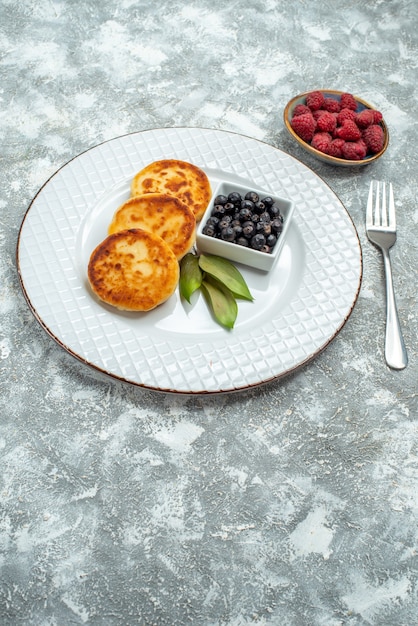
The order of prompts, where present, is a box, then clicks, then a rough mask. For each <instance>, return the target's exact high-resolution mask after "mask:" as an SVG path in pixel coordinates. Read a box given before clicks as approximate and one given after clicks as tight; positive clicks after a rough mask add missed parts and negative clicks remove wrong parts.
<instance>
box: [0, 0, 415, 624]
mask: <svg viewBox="0 0 418 626" xmlns="http://www.w3.org/2000/svg"><path fill="white" fill-rule="evenodd" d="M417 21H418V5H417V4H416V2H415V1H414V0H409V1H408V0H403V1H401V0H394V1H390V2H388V1H384V0H371V1H370V2H362V1H357V0H351V1H347V0H346V1H345V2H343V1H342V0H324V1H322V2H321V3H317V2H314V1H313V0H294V1H293V2H291V3H290V2H285V1H284V0H245V1H240V2H238V1H234V0H233V1H231V2H221V1H220V0H196V1H194V2H181V1H180V0H166V1H155V2H150V1H149V0H142V1H135V0H120V1H119V2H111V1H110V0H100V1H99V0H96V1H93V0H87V1H81V0H74V1H72V0H57V1H53V0H19V1H17V0H0V59H1V65H0V73H1V82H0V103H1V107H0V138H1V151H0V154H1V167H0V255H1V256H0V313H1V316H0V381H1V382H0V384H1V394H0V450H1V455H0V566H1V577H0V623H1V624H2V625H3V624H4V625H7V626H9V625H15V624H25V625H33V626H47V625H48V626H55V625H56V626H66V625H70V624H91V625H96V624H97V625H112V626H113V625H116V624H118V625H119V624H121V625H122V624H123V625H131V624H144V625H145V624H146V625H148V624H155V625H171V624H173V625H183V624H189V623H190V624H205V625H208V626H209V625H210V626H215V625H228V626H243V625H246V624H273V625H278V626H299V625H300V626H310V625H318V626H319V625H320V626H340V625H349V626H360V625H363V624H364V625H376V626H377V625H378V626H395V625H396V626H413V625H414V624H418V617H417V615H418V598H417V589H418V588H417V581H418V575H417V574H418V568H417V547H418V526H417V517H418V515H417V514H418V451H417V441H418V430H417V422H416V417H417V347H416V335H417V261H418V251H417V238H416V231H417V224H418V210H417V203H416V182H417V151H416V144H417V141H418V125H417V119H418V118H417V100H418V93H417V63H418V61H417V60H418V33H417ZM319 87H323V88H334V89H341V90H346V91H351V92H352V93H355V94H357V95H359V96H361V97H363V98H364V99H366V100H368V101H369V102H372V103H373V104H374V105H375V106H376V107H377V108H379V109H380V110H381V111H382V112H383V114H384V116H385V119H386V121H387V123H388V125H389V128H390V132H391V142H390V146H389V150H388V152H387V154H386V155H385V156H384V158H382V159H381V160H380V161H379V162H377V163H376V164H375V165H373V166H370V168H366V169H364V170H362V171H354V170H351V169H350V170H346V169H344V170H342V169H334V168H331V167H328V166H325V165H323V164H321V163H320V162H318V161H316V160H314V159H313V158H312V157H310V156H307V155H305V154H303V153H302V152H301V151H300V150H299V148H298V147H296V146H295V145H293V144H292V143H291V141H290V139H289V138H288V136H287V135H286V134H285V131H284V128H283V124H282V118H281V115H282V110H283V107H284V105H285V104H286V102H287V101H288V100H289V99H290V97H292V96H293V95H295V94H297V93H300V92H302V91H307V90H309V89H315V88H319ZM170 126H192V127H195V126H200V127H206V128H216V129H223V130H228V131H235V132H239V133H242V134H245V135H248V136H251V137H255V138H257V139H261V140H263V141H266V142H268V143H271V144H272V145H274V146H276V147H278V148H280V149H282V150H285V151H286V152H289V153H291V154H292V155H294V156H295V157H296V158H299V159H300V160H302V161H303V162H305V163H306V164H307V165H308V166H309V167H311V168H312V169H313V170H314V171H315V172H317V173H318V174H319V175H320V176H322V177H323V178H324V180H325V181H326V182H327V183H328V184H329V185H330V186H331V188H332V189H333V190H334V191H335V192H336V193H337V195H338V196H339V197H340V198H341V200H342V202H343V203H344V205H345V206H346V208H347V210H348V211H349V213H350V215H351V216H352V219H353V221H354V223H355V225H356V227H357V228H358V232H359V237H360V240H361V243H362V247H363V254H364V279H363V285H362V291H361V294H360V297H359V301H358V303H357V306H356V308H355V310H354V312H353V314H352V316H351V318H350V320H349V321H348V323H347V324H346V326H345V327H344V329H343V330H342V332H341V333H340V335H339V336H338V337H337V338H336V340H335V341H334V342H333V343H332V344H331V345H330V346H329V347H328V349H327V350H326V351H325V352H324V353H323V354H322V355H320V356H319V357H318V358H316V359H315V360H314V361H313V362H312V363H311V364H309V365H308V366H306V367H305V368H304V369H303V370H302V371H300V372H299V373H297V374H294V375H292V376H290V377H288V378H287V379H286V380H284V381H280V382H277V383H272V384H269V385H268V386H265V387H262V388H259V389H255V390H252V391H248V392H244V393H240V394H237V395H224V396H220V397H210V398H205V397H192V398H188V397H176V396H172V395H171V396H166V395H162V394H156V393H152V392H147V391H140V390H137V389H134V388H131V387H127V386H123V385H122V384H118V383H116V382H114V381H111V380H103V379H100V378H98V376H97V375H96V374H95V373H94V372H92V371H91V370H90V369H87V368H85V367H83V366H82V365H81V364H80V363H78V362H76V361H75V360H73V359H72V358H71V357H70V356H69V355H67V354H66V353H65V352H64V351H63V350H62V349H60V347H59V346H58V345H56V344H55V343H54V342H53V341H52V340H51V339H50V338H49V337H48V336H47V335H46V334H45V333H44V332H43V330H42V329H41V328H40V326H39V325H38V323H37V322H36V321H35V319H34V318H33V316H32V314H31V312H30V311H29V310H28V308H27V306H26V303H25V301H24V298H23V296H22V293H21V291H20V287H19V283H18V278H17V273H16V266H15V248H16V240H17V235H18V230H19V226H20V223H21V220H22V218H23V216H24V214H25V211H26V209H27V207H28V205H29V203H30V201H31V199H32V198H33V196H34V195H35V194H36V192H37V191H38V189H39V188H40V187H41V186H42V185H43V183H44V182H45V181H46V180H47V179H48V177H49V176H51V175H52V174H53V173H54V172H55V171H56V170H57V169H58V168H59V167H61V166H62V165H63V164H64V163H66V162H67V161H68V160H70V159H71V158H73V157H74V156H76V155H77V154H79V153H80V152H81V151H83V150H86V149H87V148H90V147H92V146H93V145H96V144H97V143H99V142H102V141H105V140H107V139H110V138H113V137H115V136H118V135H122V134H125V133H128V132H132V131H138V130H142V129H149V128H161V127H170ZM373 177H375V178H380V179H386V180H392V181H393V182H394V183H395V190H396V196H397V203H398V223H399V231H400V233H399V240H398V244H397V246H396V248H395V249H394V250H393V257H392V258H393V262H394V274H395V282H396V290H397V298H398V306H399V310H400V315H401V319H402V325H403V329H404V334H405V341H406V344H407V347H408V350H409V358H410V364H409V367H408V368H407V369H406V370H404V371H402V372H393V371H390V370H389V369H388V368H387V367H386V366H385V364H384V359H383V340H384V300H383V294H384V284H383V276H382V263H381V258H380V255H379V254H378V252H377V251H376V250H375V249H374V248H373V247H372V246H371V245H370V244H369V243H368V242H367V239H366V236H365V233H364V208H365V200H366V195H367V187H368V184H369V181H370V180H371V178H373Z"/></svg>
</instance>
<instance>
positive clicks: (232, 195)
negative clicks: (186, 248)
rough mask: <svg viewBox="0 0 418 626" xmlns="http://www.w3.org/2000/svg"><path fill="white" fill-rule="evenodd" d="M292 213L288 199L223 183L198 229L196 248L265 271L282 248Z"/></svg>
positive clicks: (291, 203) (292, 204) (215, 193)
mask: <svg viewBox="0 0 418 626" xmlns="http://www.w3.org/2000/svg"><path fill="white" fill-rule="evenodd" d="M293 211H294V203H293V202H292V201H291V200H288V199H287V198H282V197H280V196H277V195H273V194H272V193H271V192H269V191H268V190H260V189H256V188H254V187H253V186H251V184H249V185H248V186H243V185H238V184H237V183H234V182H228V181H222V182H220V183H219V185H218V186H217V187H216V189H215V190H214V193H213V196H212V199H211V201H210V202H209V205H208V207H207V209H206V211H205V214H204V215H203V218H202V220H201V221H200V224H199V226H198V229H197V235H196V245H197V248H198V250H199V251H200V252H206V253H208V254H215V255H217V256H221V257H224V258H225V259H229V260H230V261H235V262H237V263H242V264H243V265H247V266H249V267H253V268H256V269H259V270H263V271H266V272H268V271H270V270H271V269H272V268H273V267H274V265H275V264H276V262H277V260H278V258H279V255H280V253H281V251H282V249H283V246H284V243H285V240H286V234H287V231H288V229H289V225H290V223H291V219H292V215H293Z"/></svg>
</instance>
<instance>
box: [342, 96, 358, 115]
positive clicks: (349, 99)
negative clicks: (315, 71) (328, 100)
mask: <svg viewBox="0 0 418 626" xmlns="http://www.w3.org/2000/svg"><path fill="white" fill-rule="evenodd" d="M340 103H341V108H342V109H351V110H352V111H356V109H357V102H356V99H355V98H354V96H353V95H352V94H351V93H343V94H341V98H340Z"/></svg>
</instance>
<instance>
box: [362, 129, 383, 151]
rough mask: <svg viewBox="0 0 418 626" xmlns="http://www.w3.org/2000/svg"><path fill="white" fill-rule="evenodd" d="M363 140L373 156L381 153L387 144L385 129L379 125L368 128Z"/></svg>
mask: <svg viewBox="0 0 418 626" xmlns="http://www.w3.org/2000/svg"><path fill="white" fill-rule="evenodd" d="M363 139H364V142H365V144H366V146H367V149H368V150H369V152H371V153H372V154H376V153H377V152H380V150H382V148H383V144H384V142H385V136H384V132H383V128H382V127H381V126H379V124H372V125H371V126H368V127H367V128H366V129H365V130H364V132H363Z"/></svg>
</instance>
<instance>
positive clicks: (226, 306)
mask: <svg viewBox="0 0 418 626" xmlns="http://www.w3.org/2000/svg"><path fill="white" fill-rule="evenodd" d="M201 288H202V293H203V295H204V297H205V300H206V302H207V304H208V306H209V308H210V309H211V311H212V313H213V316H214V318H215V320H216V321H217V322H218V323H219V324H221V326H225V328H229V329H230V328H233V327H234V324H235V320H236V319H237V315H238V305H237V303H236V301H235V298H234V296H233V294H232V293H231V292H230V291H229V289H228V288H226V287H225V286H224V285H222V284H221V283H219V282H218V281H217V280H216V279H215V280H213V279H210V278H205V279H204V280H203V281H202V284H201Z"/></svg>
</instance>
